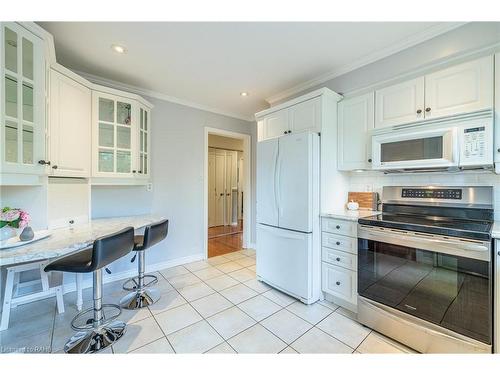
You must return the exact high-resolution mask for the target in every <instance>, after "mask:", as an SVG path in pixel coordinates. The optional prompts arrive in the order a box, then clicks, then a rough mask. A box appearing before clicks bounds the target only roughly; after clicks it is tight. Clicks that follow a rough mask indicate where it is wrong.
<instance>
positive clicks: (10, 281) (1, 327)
mask: <svg viewBox="0 0 500 375" xmlns="http://www.w3.org/2000/svg"><path fill="white" fill-rule="evenodd" d="M15 273H16V271H15V270H13V269H7V280H6V282H5V295H4V298H3V310H2V322H1V323H0V331H5V330H6V329H7V328H9V319H10V308H11V306H10V302H11V300H12V291H13V289H14V275H15Z"/></svg>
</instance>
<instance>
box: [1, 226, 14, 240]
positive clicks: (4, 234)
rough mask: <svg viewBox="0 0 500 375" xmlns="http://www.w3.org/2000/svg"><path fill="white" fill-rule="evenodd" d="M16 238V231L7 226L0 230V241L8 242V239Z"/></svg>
mask: <svg viewBox="0 0 500 375" xmlns="http://www.w3.org/2000/svg"><path fill="white" fill-rule="evenodd" d="M16 236H17V229H16V228H12V227H9V226H8V225H6V226H4V227H2V228H0V241H5V240H8V239H9V238H12V237H16Z"/></svg>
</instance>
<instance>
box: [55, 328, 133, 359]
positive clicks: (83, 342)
mask: <svg viewBox="0 0 500 375" xmlns="http://www.w3.org/2000/svg"><path fill="white" fill-rule="evenodd" d="M125 328H126V324H125V323H123V322H121V321H117V320H115V321H112V322H109V323H106V324H103V325H100V326H98V327H95V328H92V329H90V330H88V331H80V332H77V333H76V334H75V335H73V337H71V338H70V339H69V340H68V342H67V343H66V345H64V351H65V352H66V353H73V354H85V353H97V352H99V351H101V350H103V349H105V348H107V347H108V346H111V345H113V344H114V343H115V342H117V341H118V340H119V339H120V338H121V337H122V336H123V334H124V333H125Z"/></svg>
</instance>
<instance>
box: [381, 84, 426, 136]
mask: <svg viewBox="0 0 500 375" xmlns="http://www.w3.org/2000/svg"><path fill="white" fill-rule="evenodd" d="M423 119H424V77H419V78H416V79H412V80H410V81H406V82H403V83H400V84H397V85H394V86H389V87H386V88H383V89H380V90H377V91H376V92H375V128H384V127H387V126H394V125H399V124H404V123H409V122H414V121H420V120H423Z"/></svg>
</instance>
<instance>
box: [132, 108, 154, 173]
mask: <svg viewBox="0 0 500 375" xmlns="http://www.w3.org/2000/svg"><path fill="white" fill-rule="evenodd" d="M150 147H151V111H150V110H149V109H148V108H146V107H144V106H139V127H138V145H137V151H138V152H137V154H136V161H135V168H136V169H135V177H136V178H149V177H150V173H151V153H150ZM132 173H134V169H133V170H132Z"/></svg>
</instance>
